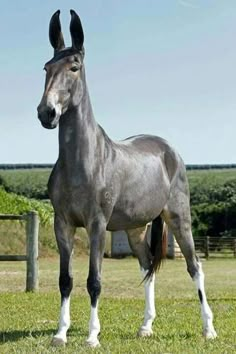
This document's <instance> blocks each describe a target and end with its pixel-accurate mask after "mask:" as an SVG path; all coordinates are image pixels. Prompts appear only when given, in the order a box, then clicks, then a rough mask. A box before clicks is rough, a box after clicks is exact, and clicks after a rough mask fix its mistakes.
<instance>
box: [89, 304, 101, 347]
mask: <svg viewBox="0 0 236 354" xmlns="http://www.w3.org/2000/svg"><path fill="white" fill-rule="evenodd" d="M99 333H100V322H99V318H98V302H97V305H96V306H95V307H93V306H91V313H90V321H89V336H88V339H87V343H88V344H89V345H90V346H91V347H97V346H99V340H98V335H99Z"/></svg>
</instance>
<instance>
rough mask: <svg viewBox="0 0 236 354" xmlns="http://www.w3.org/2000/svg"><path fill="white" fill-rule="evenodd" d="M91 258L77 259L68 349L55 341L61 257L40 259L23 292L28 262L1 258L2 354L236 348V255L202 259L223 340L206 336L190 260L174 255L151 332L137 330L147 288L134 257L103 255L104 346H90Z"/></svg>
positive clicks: (162, 278) (163, 276)
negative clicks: (32, 289) (36, 280)
mask: <svg viewBox="0 0 236 354" xmlns="http://www.w3.org/2000/svg"><path fill="white" fill-rule="evenodd" d="M87 265H88V258H87V257H85V256H82V257H79V258H76V259H75V261H74V284H75V285H74V290H73V297H72V311H71V317H72V326H71V329H70V332H69V337H68V344H67V347H66V348H62V349H58V348H52V347H51V346H50V341H51V338H52V335H53V334H54V333H55V329H56V327H57V320H58V312H59V304H60V297H59V293H58V291H57V288H58V285H57V279H58V259H42V260H40V289H39V292H38V293H37V294H26V293H24V286H25V263H23V262H22V263H21V262H18V263H14V262H11V263H10V262H5V263H4V262H1V263H0V279H1V289H0V291H1V293H0V297H1V303H0V304H1V306H0V318H1V321H0V353H1V354H2V353H3V354H5V353H6V354H8V353H27V354H28V353H43V354H44V353H122V354H123V353H173V354H176V353H177V354H178V353H181V354H183V353H184V354H185V353H186V354H187V353H199V354H200V353H201V354H202V353H214V354H217V353H219V354H221V353H232V354H233V353H235V352H236V317H235V314H236V260H234V259H229V260H222V259H220V260H210V261H203V267H204V271H205V274H206V289H207V294H208V298H209V303H210V305H211V307H212V309H213V312H214V314H215V327H216V330H217V332H218V338H217V339H216V340H215V341H210V342H206V341H205V340H204V339H203V338H202V336H201V320H200V308H199V302H198V298H197V296H196V291H195V288H194V284H193V283H192V281H191V279H190V278H189V276H188V274H187V272H186V266H185V263H184V261H182V260H176V261H167V262H166V263H165V265H164V267H163V268H162V269H161V270H160V273H159V275H158V279H157V282H156V309H157V318H156V320H155V322H154V328H153V329H154V335H153V337H152V338H147V339H140V338H137V337H136V333H137V330H138V327H139V325H140V324H141V322H142V318H143V310H144V304H143V286H142V285H141V286H140V279H141V278H140V274H139V269H138V264H137V261H136V259H134V258H126V259H121V260H114V259H104V263H103V291H102V296H101V301H100V312H99V313H100V320H101V325H102V331H101V337H100V341H101V348H100V349H97V350H91V349H89V348H87V347H86V345H85V339H86V335H87V327H88V319H89V312H90V311H89V298H88V296H87V292H86V277H87Z"/></svg>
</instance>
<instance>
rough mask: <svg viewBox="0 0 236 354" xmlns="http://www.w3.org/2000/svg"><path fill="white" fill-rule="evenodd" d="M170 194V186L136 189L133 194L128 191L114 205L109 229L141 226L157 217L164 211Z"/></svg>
mask: <svg viewBox="0 0 236 354" xmlns="http://www.w3.org/2000/svg"><path fill="white" fill-rule="evenodd" d="M168 195H169V188H164V187H163V188H162V189H159V188H157V189H156V190H154V189H153V190H150V189H149V188H145V189H144V188H143V190H140V189H136V191H133V195H131V194H130V193H126V195H125V197H124V198H122V199H120V200H119V201H118V203H116V205H115V206H114V209H113V213H112V215H111V218H110V220H109V223H108V230H121V229H130V228H136V227H141V226H143V225H146V224H147V223H148V222H150V221H152V220H153V219H155V218H156V217H157V216H158V215H160V213H161V212H162V210H163V208H164V206H165V205H166V202H167V199H168Z"/></svg>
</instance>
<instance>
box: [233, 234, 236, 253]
mask: <svg viewBox="0 0 236 354" xmlns="http://www.w3.org/2000/svg"><path fill="white" fill-rule="evenodd" d="M233 249H234V257H235V258H236V238H235V239H234V240H233Z"/></svg>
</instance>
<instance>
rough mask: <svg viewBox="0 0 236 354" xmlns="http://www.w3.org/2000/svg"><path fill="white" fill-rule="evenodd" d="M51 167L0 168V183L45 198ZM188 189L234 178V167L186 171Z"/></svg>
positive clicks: (18, 191)
mask: <svg viewBox="0 0 236 354" xmlns="http://www.w3.org/2000/svg"><path fill="white" fill-rule="evenodd" d="M50 172H51V169H48V168H42V169H22V170H21V169H16V170H1V169H0V185H1V184H2V185H3V186H4V187H5V189H6V190H7V191H10V192H13V193H17V194H21V195H25V196H26V197H29V198H36V199H45V198H46V199H47V198H48V195H47V182H48V178H49V175H50ZM187 175H188V179H189V184H190V190H191V189H192V188H194V187H195V186H196V185H202V184H207V185H216V184H223V183H225V182H227V181H230V180H233V179H234V180H235V179H236V168H234V169H222V170H221V169H215V170H189V171H187Z"/></svg>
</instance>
